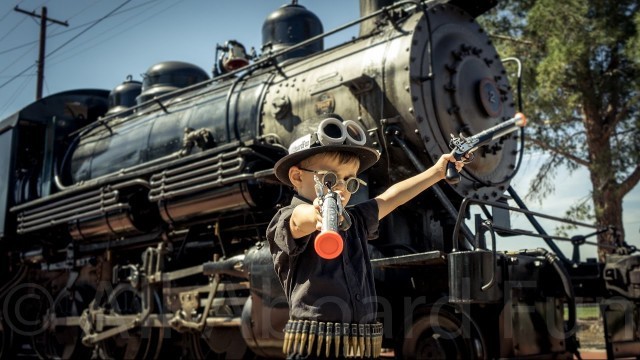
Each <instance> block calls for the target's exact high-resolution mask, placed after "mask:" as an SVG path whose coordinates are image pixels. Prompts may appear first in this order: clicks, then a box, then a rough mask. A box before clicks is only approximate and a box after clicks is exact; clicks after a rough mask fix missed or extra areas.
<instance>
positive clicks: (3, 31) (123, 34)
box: [0, 0, 640, 256]
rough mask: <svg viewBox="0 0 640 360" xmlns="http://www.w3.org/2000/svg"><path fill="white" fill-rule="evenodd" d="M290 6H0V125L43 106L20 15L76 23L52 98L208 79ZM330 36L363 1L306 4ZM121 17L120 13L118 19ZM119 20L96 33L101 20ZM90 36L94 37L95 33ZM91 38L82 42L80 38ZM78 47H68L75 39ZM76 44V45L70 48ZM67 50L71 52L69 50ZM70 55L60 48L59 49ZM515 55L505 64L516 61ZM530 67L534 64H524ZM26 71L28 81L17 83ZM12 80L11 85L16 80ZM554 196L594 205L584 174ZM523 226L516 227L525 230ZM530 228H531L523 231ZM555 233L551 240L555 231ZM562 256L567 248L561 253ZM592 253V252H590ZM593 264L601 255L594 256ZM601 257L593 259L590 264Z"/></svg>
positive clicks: (54, 52) (47, 1)
mask: <svg viewBox="0 0 640 360" xmlns="http://www.w3.org/2000/svg"><path fill="white" fill-rule="evenodd" d="M285 3H288V2H287V1H285V0H234V1H221V0H207V1H205V0H182V1H178V0H153V1H148V0H130V1H125V0H118V1H105V0H22V1H2V2H1V3H0V86H1V85H2V84H5V83H6V82H9V81H10V80H11V81H10V82H9V83H8V84H6V85H4V86H3V87H2V88H0V119H2V118H5V117H7V116H9V115H11V114H12V113H14V112H16V111H18V110H19V109H20V108H22V107H24V106H26V105H28V104H29V103H30V102H32V101H33V100H34V99H35V92H36V90H35V88H36V85H35V84H36V77H35V74H36V67H35V66H34V65H35V62H36V59H37V56H38V37H39V24H38V21H36V20H35V19H33V18H31V17H29V16H26V15H23V14H21V13H18V12H15V11H14V10H13V8H14V7H15V6H16V5H18V6H19V7H20V8H21V9H24V10H27V11H34V10H35V11H36V12H37V13H40V11H41V8H42V6H46V7H47V9H48V15H49V17H51V18H54V19H57V20H62V21H68V22H69V27H63V26H60V25H55V24H50V25H49V26H48V28H47V34H48V40H47V51H46V53H47V54H51V56H49V57H47V59H46V62H45V65H46V69H45V84H44V96H47V95H50V94H54V93H57V92H60V91H65V90H70V89H77V88H99V89H107V90H110V89H112V88H114V87H115V86H117V85H118V84H120V83H121V82H122V81H124V80H125V78H126V77H127V75H132V76H133V78H134V79H135V80H141V76H140V74H142V73H144V72H145V71H146V70H147V69H148V68H149V67H150V66H152V65H153V64H156V63H158V62H161V61H168V60H178V61H186V62H190V63H193V64H195V65H197V66H199V67H201V68H203V69H204V70H205V71H207V72H210V70H211V68H212V65H213V63H214V54H215V46H216V44H217V43H220V44H223V43H224V42H225V41H227V40H231V39H233V40H237V41H240V42H241V43H243V44H244V45H245V47H246V48H247V49H249V48H251V47H255V48H256V50H258V51H259V50H260V46H261V39H262V35H261V29H262V24H263V22H264V19H265V18H266V17H267V15H268V14H270V13H271V12H272V11H274V10H276V9H277V8H278V7H279V6H281V5H283V4H285ZM300 4H301V5H303V6H305V7H307V8H308V9H309V10H311V11H313V12H314V13H315V14H316V15H317V16H318V17H319V18H320V19H321V21H322V22H323V25H324V29H325V30H331V29H334V28H336V27H338V26H339V25H342V24H344V23H346V22H348V21H351V20H354V19H356V18H357V16H358V12H359V5H358V2H357V1H356V0H348V1H345V0H322V1H321V0H301V1H300ZM117 8H119V9H118V10H116V11H114V10H115V9H117ZM111 12H113V14H112V15H111V16H109V17H106V18H104V19H103V20H101V21H99V22H98V23H97V24H95V25H91V24H93V23H95V22H96V21H97V20H99V19H101V18H103V17H105V16H106V15H107V14H109V13H111ZM89 26H92V27H91V28H88V27H89ZM82 31H85V32H84V33H81V32H82ZM356 33H357V28H355V27H354V28H351V29H349V30H348V31H346V32H344V33H341V34H338V35H334V36H332V37H329V38H328V39H326V40H325V47H329V46H332V45H335V44H337V43H338V42H340V41H342V40H344V39H349V38H351V37H352V36H354V35H355V34H356ZM75 36H77V38H75V39H74V40H72V41H70V40H71V39H72V38H73V37H75ZM69 41H70V42H69ZM67 42H68V44H66V45H64V44H65V43H67ZM61 46H62V47H61ZM508 55H509V54H505V56H508ZM525 65H526V63H525ZM23 71H24V74H23V75H21V76H19V77H16V78H15V79H13V77H14V76H15V75H16V74H19V73H21V72H23ZM12 79H13V80H12ZM541 159H542V158H541V157H540V155H537V154H527V155H525V163H524V164H523V166H522V167H521V169H520V172H519V174H518V176H517V177H516V178H515V179H514V181H513V182H512V185H513V186H514V187H515V188H516V190H517V191H518V193H519V194H520V195H521V196H523V197H524V195H525V194H526V192H527V188H528V185H529V182H530V180H531V178H532V176H533V175H535V173H536V171H537V168H538V167H539V166H540V165H541V163H542V162H541V161H542V160H541ZM556 177H557V179H558V181H557V183H556V192H555V194H554V195H551V196H550V197H549V198H548V200H547V201H545V202H544V203H543V204H542V205H539V204H537V203H533V202H529V203H528V206H529V207H530V208H531V209H532V210H541V211H543V212H545V213H548V214H553V215H558V216H561V215H562V214H564V211H565V210H566V209H567V208H568V207H569V206H570V205H571V204H572V203H573V202H574V201H577V200H579V199H582V198H584V197H585V196H589V189H590V183H589V181H588V176H587V173H586V172H585V171H577V172H575V173H573V174H571V175H570V174H568V173H567V172H566V171H565V170H562V169H561V170H559V171H558V173H557V176H556ZM624 217H625V228H626V232H627V241H628V242H630V243H631V244H634V245H636V246H638V247H640V188H639V187H636V189H634V191H633V192H632V193H631V194H629V195H628V196H627V197H626V199H625V202H624ZM518 221H519V220H517V221H516V224H517V225H519V224H520V223H519V222H518ZM523 226H524V225H523ZM552 230H553V228H552V227H550V228H549V229H547V231H550V232H551V231H552ZM500 244H501V247H502V246H504V247H506V248H512V249H520V248H525V247H529V246H540V245H542V242H535V243H528V242H527V243H521V242H520V241H519V240H516V239H509V240H508V241H504V242H503V241H501V242H500ZM563 248H564V247H563ZM592 249H593V248H592ZM591 253H592V254H595V251H591ZM592 256H593V255H592Z"/></svg>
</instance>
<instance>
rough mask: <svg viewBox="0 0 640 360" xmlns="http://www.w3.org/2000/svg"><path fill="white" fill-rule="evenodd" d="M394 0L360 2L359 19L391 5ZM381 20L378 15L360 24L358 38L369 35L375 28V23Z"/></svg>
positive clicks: (366, 0)
mask: <svg viewBox="0 0 640 360" xmlns="http://www.w3.org/2000/svg"><path fill="white" fill-rule="evenodd" d="M394 2H395V1H394V0H360V17H363V16H367V15H369V14H371V13H372V12H375V11H378V10H380V9H382V8H383V7H385V6H387V5H391V4H393V3H394ZM381 18H382V15H378V16H376V17H374V18H371V19H368V20H366V21H363V22H362V23H360V34H359V35H360V36H364V35H367V34H369V33H371V32H372V31H373V30H375V28H376V22H377V21H379V20H380V19H381Z"/></svg>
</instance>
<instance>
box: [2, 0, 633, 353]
mask: <svg viewBox="0 0 640 360" xmlns="http://www.w3.org/2000/svg"><path fill="white" fill-rule="evenodd" d="M494 5H495V3H494V2H492V1H482V2H474V1H465V0H458V1H455V0H454V1H448V2H438V1H427V2H418V1H402V2H393V1H383V0H379V1H362V2H361V10H362V14H361V18H360V19H358V20H356V21H354V22H352V23H350V24H347V25H345V26H343V27H340V28H338V29H335V30H333V31H330V32H327V33H322V31H321V28H319V27H318V26H317V22H316V20H315V19H314V18H313V15H310V14H309V13H308V12H306V10H305V9H304V8H302V7H301V6H299V5H297V4H296V2H295V1H294V2H293V4H291V5H287V6H284V7H283V8H281V9H279V10H278V11H277V14H276V15H278V16H276V17H275V18H276V19H278V17H280V20H282V21H283V22H282V23H280V22H277V21H276V20H273V17H272V20H271V21H273V22H270V23H265V24H266V25H265V27H263V30H264V29H268V30H269V33H268V34H266V35H265V34H263V35H265V37H267V38H268V40H270V41H264V43H265V48H264V49H263V50H264V53H263V54H262V55H261V56H260V57H259V58H255V59H254V62H253V63H251V64H250V63H249V61H248V60H247V61H246V62H245V61H236V62H233V64H235V65H234V67H235V66H242V67H240V68H229V69H222V68H221V67H223V66H224V64H227V63H230V61H226V60H229V59H222V58H221V59H220V61H219V65H218V68H217V71H216V73H215V74H216V75H217V76H215V77H214V78H212V79H210V80H207V78H208V76H207V75H206V74H203V72H202V71H201V70H198V69H194V68H193V67H191V66H188V65H185V64H182V63H171V64H169V63H164V64H160V65H159V66H157V67H154V68H152V69H150V71H149V72H148V78H149V79H150V80H149V81H150V82H151V81H155V80H153V79H156V80H157V79H164V76H165V75H166V77H171V76H170V75H167V74H164V73H163V72H162V71H165V70H167V69H168V70H172V69H173V70H175V69H178V71H179V72H178V73H176V74H178V75H184V78H185V79H186V78H193V79H195V80H194V81H192V82H191V83H189V82H188V81H186V82H184V83H181V84H178V85H176V84H172V85H167V84H165V83H162V81H160V80H158V81H160V82H159V83H156V84H155V85H154V84H151V85H149V83H147V84H145V85H142V86H143V87H144V86H148V87H147V88H146V89H145V90H143V92H142V93H141V94H140V95H139V99H138V100H139V101H138V103H137V104H126V106H123V104H122V103H119V104H115V106H111V105H114V104H109V103H108V96H109V93H108V92H107V91H104V90H72V91H67V92H64V93H59V94H55V95H51V96H48V97H46V98H44V99H41V100H38V101H36V102H34V103H33V104H30V105H29V106H27V107H25V108H24V109H22V110H20V111H19V112H17V113H16V114H14V115H12V116H11V117H9V118H7V119H4V120H2V121H0V173H1V174H3V176H4V180H3V181H2V182H0V250H1V251H2V255H3V256H4V257H5V258H6V259H7V260H6V261H5V262H3V264H2V266H1V267H0V278H1V279H2V283H3V286H2V287H1V288H0V304H1V305H2V312H1V313H0V358H1V359H5V358H13V357H15V356H26V357H29V356H33V357H40V358H85V357H89V356H94V357H99V358H155V357H159V356H161V354H162V355H167V354H171V355H175V356H179V357H183V358H198V359H217V358H220V359H224V358H226V359H239V358H246V359H248V358H281V357H283V354H282V351H281V349H282V341H283V334H282V330H283V328H284V324H285V322H286V320H287V319H288V308H287V302H286V299H285V298H284V293H283V292H282V289H281V288H280V285H279V283H278V281H277V279H276V278H275V274H274V271H273V267H272V261H271V257H270V254H269V252H268V249H267V247H266V246H265V239H264V230H265V228H266V225H267V223H268V222H269V220H270V218H271V217H272V216H273V214H274V213H275V211H276V209H277V208H278V206H281V205H282V204H287V203H288V200H289V198H290V196H291V195H292V194H291V191H290V190H289V189H286V188H284V187H283V186H281V185H280V184H279V183H278V182H277V181H276V180H275V178H274V176H273V164H274V163H275V162H276V161H277V160H278V159H279V158H280V157H282V156H283V155H284V154H285V149H286V146H287V145H288V144H289V143H290V142H291V140H292V139H295V138H296V137H297V135H299V134H302V133H304V132H306V131H307V130H308V129H310V128H313V127H314V126H316V125H317V123H318V121H319V120H321V119H322V118H323V117H327V116H329V114H331V113H339V114H341V115H342V116H343V117H344V118H345V119H354V120H356V121H358V122H359V123H360V124H362V125H363V126H364V127H365V128H366V129H368V134H367V135H368V137H369V145H370V146H372V147H374V148H376V149H378V150H379V151H380V153H381V154H382V159H381V161H380V162H379V163H378V164H377V165H376V166H374V167H373V168H372V169H371V170H370V171H367V172H366V173H365V174H364V176H366V177H367V182H368V183H369V184H370V186H369V187H368V189H366V190H367V194H364V193H363V194H361V195H358V196H354V201H362V200H363V198H364V197H366V196H374V195H375V194H377V193H379V192H380V191H382V190H383V189H384V188H386V187H387V186H388V185H389V184H390V183H393V182H395V181H397V180H399V179H402V178H404V177H407V176H409V175H411V174H413V173H415V172H417V171H422V170H424V169H425V167H426V166H427V165H428V164H431V163H432V162H433V161H434V159H437V158H438V156H439V155H440V154H441V153H443V152H445V151H447V149H448V148H447V136H448V134H450V133H467V134H473V133H477V132H479V131H481V130H483V129H484V128H487V127H489V126H491V125H494V124H496V123H500V122H501V121H504V120H506V119H507V118H509V117H511V116H512V115H513V114H514V113H515V111H516V104H515V103H516V102H515V101H514V99H513V94H512V88H511V86H510V84H509V80H508V77H507V75H506V71H505V70H504V68H503V66H502V62H501V61H500V56H499V55H498V54H497V53H496V51H495V49H494V48H493V46H492V44H491V42H490V40H489V39H488V37H487V35H486V34H485V33H484V31H483V29H482V28H481V27H480V26H479V25H478V24H477V23H476V22H475V20H474V18H475V17H476V16H478V15H480V14H482V13H484V12H485V11H487V10H488V9H490V8H492V7H493V6H494ZM290 12H291V13H290ZM294 15H295V16H294ZM278 21H279V20H278ZM267 25H268V26H267ZM303 25H306V26H307V27H308V28H310V29H311V32H310V33H308V34H304V35H305V36H303V37H301V38H296V39H293V40H291V39H289V40H291V41H290V42H287V39H288V38H287V37H286V36H288V35H286V36H285V35H283V33H284V34H287V33H288V32H287V31H283V30H282V29H285V30H287V29H299V28H297V27H302V26H303ZM354 25H361V28H360V35H359V37H358V38H356V39H353V40H352V41H350V42H347V43H345V44H341V45H338V46H336V47H333V48H331V49H327V50H324V49H322V45H321V41H322V39H323V38H324V37H325V36H328V35H330V34H332V33H334V32H337V31H340V30H342V29H344V28H345V27H349V26H354ZM314 29H315V30H314ZM289 33H290V32H289ZM283 36H284V37H283ZM220 49H221V50H223V51H227V53H226V56H242V53H243V49H241V45H240V44H238V43H237V42H235V41H233V42H229V43H228V46H227V47H224V48H223V47H221V48H220ZM265 49H266V50H265ZM231 50H233V53H232V51H231ZM222 60H225V61H222ZM231 60H238V59H235V58H234V59H231ZM240 60H243V59H240ZM238 64H240V65H238ZM245 64H246V65H245ZM155 71H158V73H157V74H156V73H155ZM152 74H154V75H153V76H152ZM185 74H187V75H188V76H187V75H185ZM145 81H146V80H145ZM523 136H524V134H523V133H520V134H518V135H507V136H504V137H503V138H501V139H500V140H499V141H498V142H496V143H495V144H492V146H485V147H483V148H482V149H481V151H480V152H479V156H477V158H478V159H477V160H476V161H475V162H474V163H472V164H471V165H469V166H468V167H465V169H467V170H466V172H465V176H464V178H463V181H462V182H461V183H460V184H458V185H455V186H449V185H445V184H438V185H437V186H434V187H433V188H432V189H431V190H429V191H428V192H426V193H424V194H422V195H420V196H419V197H417V198H416V199H415V200H413V201H411V202H410V203H409V204H407V205H405V206H403V207H401V208H399V209H398V210H396V211H395V212H394V213H392V214H391V215H390V216H388V218H385V220H384V221H383V222H382V224H381V229H380V234H379V235H380V236H379V239H377V240H374V241H373V242H372V243H371V251H370V253H371V254H372V259H371V263H372V266H373V268H374V273H375V277H376V286H377V290H378V295H379V296H378V298H377V299H375V301H377V302H378V306H379V315H380V321H381V322H382V323H383V324H384V329H385V330H384V331H385V337H384V340H383V347H385V348H389V349H393V350H394V354H395V356H396V357H398V358H408V359H411V358H416V359H418V358H426V357H445V358H450V357H456V358H525V357H526V358H550V357H553V358H557V357H565V358H572V357H573V356H574V355H576V354H579V348H580V347H579V341H578V340H579V339H578V338H577V336H576V304H577V303H579V302H592V303H597V304H598V305H599V307H600V309H601V311H602V316H603V327H604V329H605V338H604V339H603V341H604V342H605V344H606V350H607V355H608V357H610V358H614V357H621V356H638V355H640V333H639V330H638V328H639V326H638V322H639V321H640V315H639V313H638V301H639V300H640V291H638V289H639V288H640V276H638V273H639V272H640V270H639V266H640V257H639V256H638V255H637V254H634V252H635V248H634V247H632V246H629V245H627V244H625V243H619V244H618V245H617V247H616V249H615V252H614V254H611V255H609V256H608V257H607V258H606V261H605V262H604V263H598V262H594V261H581V259H580V253H579V249H580V246H582V245H585V244H588V243H589V242H588V241H587V240H586V238H585V237H575V238H573V239H571V241H572V243H573V245H574V249H575V250H574V253H573V256H572V258H568V257H566V256H565V255H564V254H563V253H562V251H561V250H560V249H559V248H558V247H557V245H555V243H554V239H557V238H558V237H555V236H552V235H549V234H547V233H546V232H545V231H544V229H543V228H542V226H541V225H540V224H539V223H538V222H537V220H536V219H537V218H540V217H542V218H546V219H551V220H554V221H565V220H563V219H560V218H556V217H553V216H548V215H545V214H539V213H534V212H531V211H529V210H527V208H526V205H525V204H524V202H523V201H522V200H521V199H520V198H519V196H518V194H517V193H516V192H515V190H514V189H513V188H512V187H511V186H510V181H511V179H512V177H513V175H514V172H515V171H517V162H518V156H519V154H521V151H522V146H521V145H520V147H519V146H518V144H519V142H521V141H522V138H523ZM509 204H512V205H509ZM471 205H474V206H476V207H477V208H478V209H480V211H481V212H482V214H480V215H476V217H475V219H474V220H475V223H474V224H473V226H472V228H471V227H470V226H469V225H468V224H467V219H468V218H469V217H470V216H469V211H468V208H469V206H471ZM508 212H520V213H524V214H525V215H526V216H527V218H528V219H529V221H530V222H531V223H532V225H533V226H534V227H535V228H536V230H537V232H538V234H533V233H531V232H523V231H521V230H518V229H513V228H511V226H510V225H509V222H508ZM573 224H574V225H578V226H581V227H583V228H585V229H589V230H588V231H592V230H595V231H596V232H599V231H613V229H610V228H599V227H594V226H592V225H590V224H582V223H573ZM496 235H500V236H510V235H520V236H530V237H539V238H542V239H543V240H544V241H545V242H546V243H547V245H548V247H549V249H550V251H549V250H545V249H532V250H522V251H517V252H509V251H498V250H497V249H496V238H495V237H496ZM487 236H489V237H490V239H491V243H492V246H488V245H487V240H486V238H487ZM562 240H567V239H562ZM543 279H544V281H543ZM363 301H374V299H364V300H363ZM565 312H566V314H565Z"/></svg>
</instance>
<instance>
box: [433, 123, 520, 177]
mask: <svg viewBox="0 0 640 360" xmlns="http://www.w3.org/2000/svg"><path fill="white" fill-rule="evenodd" d="M526 124H527V118H526V117H525V116H524V114H523V113H516V115H515V116H514V117H513V118H511V119H509V120H507V121H504V122H502V123H500V124H498V125H496V126H493V127H490V128H488V129H486V130H484V131H481V132H479V133H478V134H476V135H473V136H470V137H468V138H462V139H460V138H454V139H452V143H453V144H454V146H455V147H454V149H453V152H452V153H453V156H454V157H455V159H456V160H460V159H462V157H463V156H464V155H465V154H469V153H472V152H474V151H475V150H477V149H478V148H479V147H480V146H483V145H486V144H488V143H490V142H491V141H493V140H497V139H499V138H500V137H502V136H504V135H506V134H509V133H511V132H513V131H515V130H517V129H519V128H521V127H524V126H525V125H526ZM445 180H446V181H447V182H448V183H449V184H457V183H459V182H460V174H459V173H458V171H456V166H455V164H454V163H452V162H449V163H447V172H446V174H445Z"/></svg>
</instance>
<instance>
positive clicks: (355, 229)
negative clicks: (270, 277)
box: [267, 197, 378, 323]
mask: <svg viewBox="0 0 640 360" xmlns="http://www.w3.org/2000/svg"><path fill="white" fill-rule="evenodd" d="M305 203H306V204H309V203H310V202H309V201H307V200H305V199H303V198H300V197H294V198H293V200H292V201H291V204H290V205H289V206H286V207H284V208H282V209H280V210H279V211H278V213H276V215H275V216H274V217H273V219H272V220H271V223H270V224H269V227H268V228H267V239H268V240H269V247H270V249H271V256H272V258H273V266H274V269H275V271H276V273H277V274H278V279H279V280H280V284H282V287H283V289H284V292H285V294H286V296H287V300H288V301H289V308H290V309H289V316H290V318H291V319H293V320H300V319H305V320H317V321H328V322H349V323H371V322H374V321H375V318H376V309H377V307H376V290H375V285H374V279H373V272H372V271H371V262H370V261H369V251H368V249H367V240H369V239H372V238H374V237H375V236H376V235H377V230H378V203H377V202H376V200H375V199H371V200H368V201H366V202H363V203H360V204H357V205H355V206H353V207H350V208H348V209H347V211H348V212H349V214H350V216H351V219H352V221H353V224H352V225H351V227H350V228H349V229H348V230H347V231H340V235H341V236H342V238H343V240H344V249H343V251H342V253H341V254H340V255H339V256H338V257H336V258H335V259H331V260H326V259H323V258H321V257H320V256H318V254H317V253H316V252H315V250H314V247H313V241H314V240H315V238H316V236H317V235H318V232H317V231H316V232H313V233H311V234H310V235H308V236H305V237H302V238H300V239H294V238H293V236H292V235H291V230H290V228H289V221H290V219H291V214H292V213H293V209H294V208H295V207H296V206H297V205H300V204H305Z"/></svg>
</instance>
